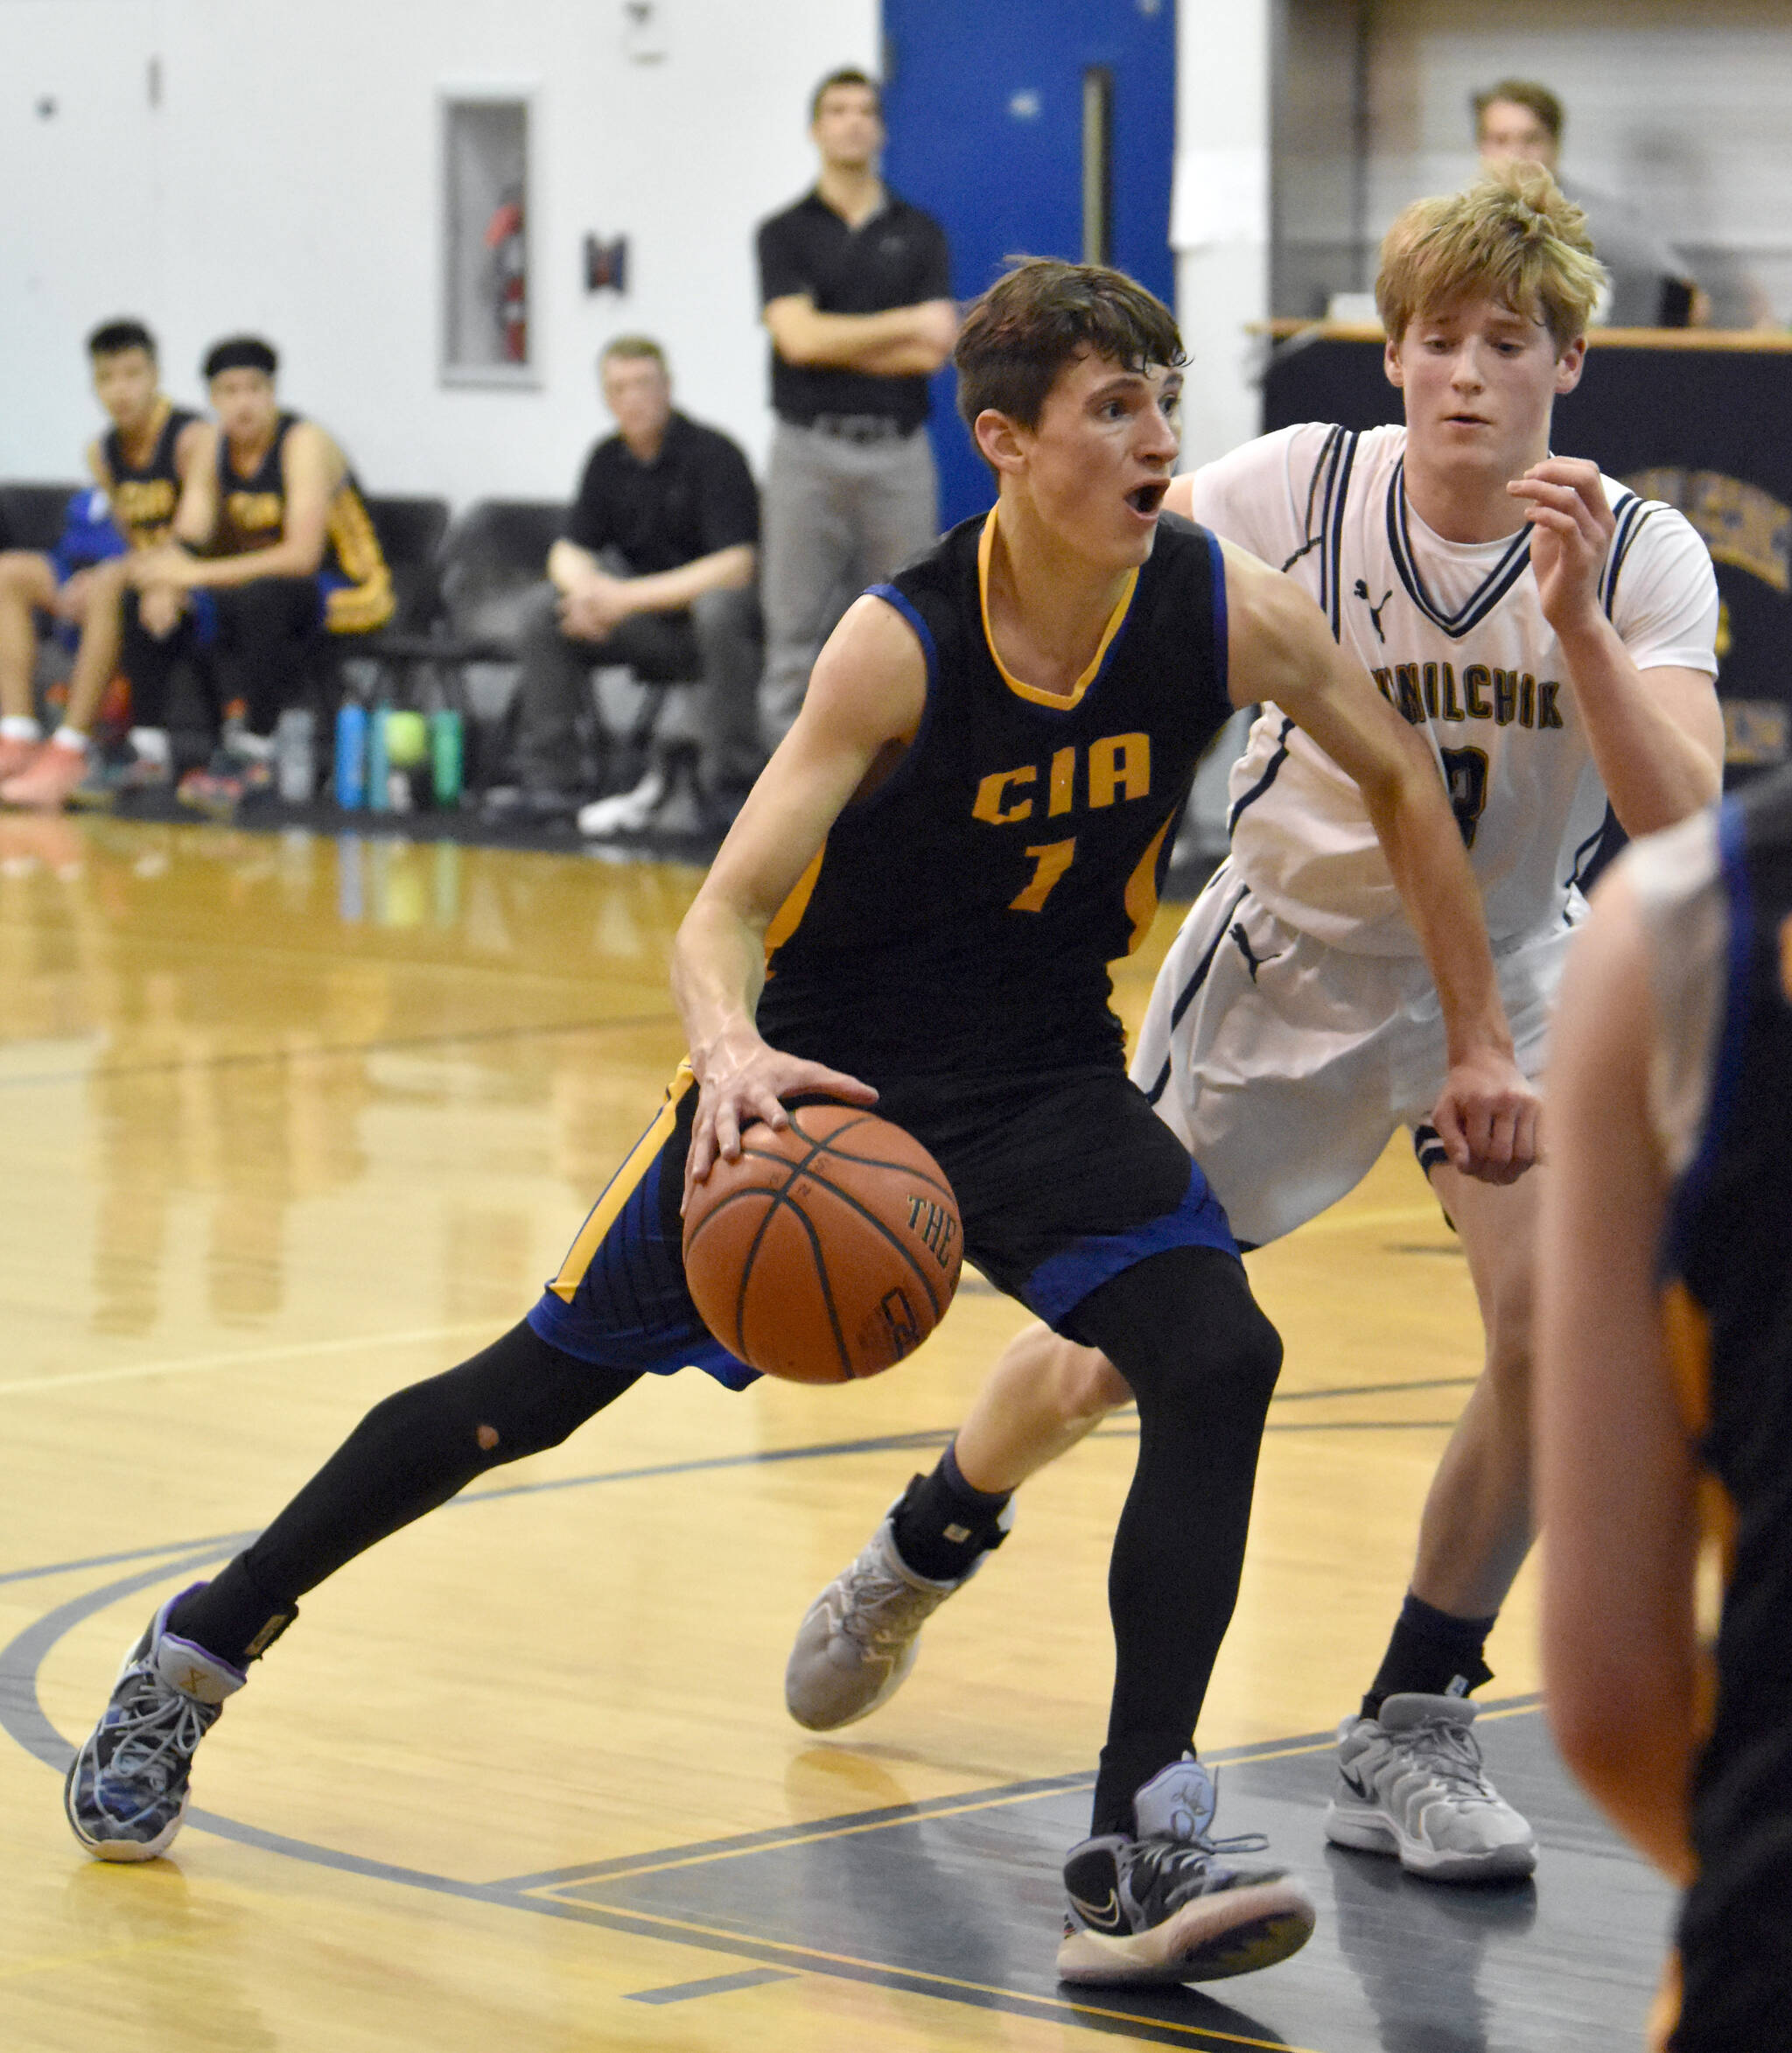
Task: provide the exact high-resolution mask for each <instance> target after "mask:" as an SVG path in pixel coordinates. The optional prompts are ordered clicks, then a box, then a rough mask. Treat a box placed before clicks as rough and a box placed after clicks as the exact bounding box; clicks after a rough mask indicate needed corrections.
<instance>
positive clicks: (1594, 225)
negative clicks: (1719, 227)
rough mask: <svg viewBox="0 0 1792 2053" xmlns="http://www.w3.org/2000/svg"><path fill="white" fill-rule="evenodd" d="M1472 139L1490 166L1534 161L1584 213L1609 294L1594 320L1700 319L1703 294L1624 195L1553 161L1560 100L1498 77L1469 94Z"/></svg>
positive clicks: (1660, 324)
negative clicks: (1566, 172)
mask: <svg viewBox="0 0 1792 2053" xmlns="http://www.w3.org/2000/svg"><path fill="white" fill-rule="evenodd" d="M1474 123H1475V144H1476V147H1477V148H1478V149H1479V150H1480V151H1481V165H1482V167H1483V168H1484V169H1487V170H1491V169H1492V168H1493V167H1494V166H1495V165H1500V164H1504V163H1506V162H1507V161H1508V160H1509V159H1510V158H1515V157H1522V158H1526V159H1528V160H1529V161H1530V163H1532V164H1540V165H1544V168H1545V169H1546V170H1548V171H1550V172H1553V173H1554V174H1555V179H1556V183H1557V184H1558V186H1560V187H1561V188H1562V190H1563V192H1564V193H1566V194H1567V196H1568V197H1569V199H1571V200H1572V201H1573V202H1574V204H1575V205H1576V206H1577V207H1579V208H1580V210H1581V212H1582V213H1583V214H1586V221H1587V227H1588V229H1589V230H1590V232H1591V233H1592V235H1593V248H1594V249H1596V250H1597V251H1598V253H1599V259H1600V263H1602V264H1604V265H1605V267H1606V269H1607V271H1609V272H1610V273H1611V277H1612V286H1611V297H1610V298H1609V299H1608V300H1607V302H1606V303H1605V305H1603V306H1602V307H1601V308H1600V310H1599V312H1598V313H1597V314H1596V315H1595V317H1594V318H1595V319H1596V320H1597V321H1598V322H1600V324H1602V325H1604V326H1607V327H1613V328H1684V327H1687V326H1702V325H1703V323H1704V321H1705V315H1706V312H1707V305H1706V303H1705V298H1704V295H1703V294H1702V293H1701V292H1700V291H1699V289H1698V286H1697V285H1696V284H1694V283H1693V279H1692V276H1691V271H1690V270H1689V269H1688V267H1687V264H1686V262H1685V259H1684V257H1682V256H1681V255H1680V253H1679V251H1678V250H1677V249H1673V248H1672V247H1670V245H1669V244H1668V243H1666V242H1663V240H1662V238H1661V236H1660V235H1658V234H1657V233H1656V230H1655V229H1654V228H1652V227H1651V226H1650V224H1649V221H1648V220H1647V219H1646V217H1645V216H1644V215H1643V214H1642V213H1641V212H1640V211H1639V210H1638V209H1637V208H1636V207H1632V206H1631V205H1630V204H1629V203H1628V201H1626V200H1619V199H1615V198H1614V197H1613V196H1612V195H1611V194H1610V193H1598V192H1594V191H1592V190H1591V189H1590V188H1589V187H1587V186H1583V185H1582V184H1581V183H1580V182H1579V179H1565V178H1564V177H1563V176H1562V174H1561V172H1560V171H1559V170H1558V168H1557V159H1558V158H1559V157H1560V155H1561V151H1562V123H1563V115H1562V102H1560V101H1559V100H1558V98H1557V97H1556V95H1554V94H1553V93H1552V92H1551V90H1550V89H1549V88H1548V87H1547V86H1540V85H1538V84H1537V83H1536V81H1534V80H1530V79H1502V80H1501V81H1500V82H1499V84H1498V85H1496V86H1489V87H1488V88H1487V90H1486V91H1485V92H1484V93H1477V94H1476V95H1475V96H1474Z"/></svg>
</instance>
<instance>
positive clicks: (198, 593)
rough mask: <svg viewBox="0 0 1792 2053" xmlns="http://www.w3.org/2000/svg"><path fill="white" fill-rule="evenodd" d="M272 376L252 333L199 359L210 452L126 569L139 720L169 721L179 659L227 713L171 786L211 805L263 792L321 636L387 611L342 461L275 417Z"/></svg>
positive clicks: (355, 485)
mask: <svg viewBox="0 0 1792 2053" xmlns="http://www.w3.org/2000/svg"><path fill="white" fill-rule="evenodd" d="M278 368H279V359H278V357H277V356H276V354H275V351H274V349H273V347H271V345H269V343H267V342H265V341H263V340H262V339H261V338H260V337H259V336H256V335H236V336H231V337H229V338H228V339H227V340H224V341H222V342H220V343H217V344H216V345H215V346H214V347H213V348H212V349H211V351H210V352H209V353H208V354H207V357H206V361H205V375H206V389H207V396H208V397H209V399H210V401H211V405H212V410H213V412H214V415H215V416H216V417H217V426H216V427H215V429H214V430H213V431H212V441H211V445H210V448H209V450H208V451H207V457H206V459H205V460H204V461H202V462H201V463H200V464H199V465H198V466H196V468H195V470H194V473H193V477H192V479H191V480H190V481H189V483H188V485H187V487H186V490H185V491H184V492H183V493H182V494H181V500H180V506H179V510H178V511H177V513H176V515H175V517H174V526H173V532H172V536H170V538H169V540H168V542H167V543H165V546H163V547H162V548H160V549H158V550H153V551H152V552H151V553H150V554H148V555H146V556H144V557H140V558H137V559H136V560H134V561H133V562H132V564H130V580H131V583H132V585H133V586H134V587H135V589H136V592H137V601H136V604H135V606H132V607H131V608H130V609H129V611H128V613H127V619H126V627H125V651H126V667H127V669H128V670H129V672H130V677H131V683H132V689H133V690H134V691H135V692H136V693H137V696H138V697H139V698H140V699H141V700H142V701H143V702H144V703H143V705H142V709H141V710H142V712H143V715H144V725H165V714H164V708H165V699H166V692H167V681H168V671H169V667H170V664H171V662H172V658H173V656H174V655H175V653H176V652H177V651H179V650H181V649H189V650H191V649H197V650H199V651H200V652H202V653H203V654H204V655H206V656H207V658H208V659H209V661H210V662H211V664H212V666H213V667H214V672H215V678H216V686H217V694H218V697H219V700H220V703H221V706H222V707H224V708H226V709H235V718H233V719H232V720H231V723H230V727H229V731H228V732H227V734H226V736H225V738H224V742H223V746H221V748H220V750H219V751H218V753H217V754H216V755H215V756H214V759H213V760H212V762H211V763H210V764H209V765H208V766H207V767H206V768H204V769H202V770H194V771H192V772H189V774H187V776H186V777H185V778H183V779H182V781H181V787H180V796H181V797H182V799H183V800H184V801H186V802H188V803H191V804H193V805H196V806H199V807H200V808H202V809H207V810H216V811H222V812H228V811H229V810H231V809H233V808H234V807H235V805H236V804H237V803H238V802H240V801H241V800H242V799H243V798H244V797H245V796H247V795H248V794H250V793H252V792H255V791H258V790H263V789H265V788H267V787H268V786H269V783H270V782H271V780H272V763H273V753H274V725H275V722H276V720H277V719H278V718H279V716H280V714H281V712H282V711H283V710H284V709H285V708H286V707H288V706H290V705H296V704H300V703H302V701H303V699H304V693H305V690H306V688H307V686H308V685H309V683H311V676H312V670H313V665H314V662H315V660H316V657H317V655H318V648H319V646H320V643H321V641H322V638H323V637H324V636H325V635H326V634H333V635H354V634H367V633H368V632H370V631H371V630H372V629H374V628H375V627H382V626H383V625H384V624H385V622H386V621H387V620H389V619H390V618H391V614H392V604H393V600H392V578H391V573H390V572H389V571H388V569H387V567H386V560H385V557H384V556H383V555H382V554H381V549H380V542H379V537H378V536H377V535H376V534H375V533H374V524H373V522H372V520H371V519H370V517H369V516H368V514H367V504H366V501H364V499H363V498H362V496H361V490H360V484H359V482H358V480H356V478H355V475H354V473H353V471H352V470H351V469H350V467H349V463H348V459H347V458H346V456H345V455H344V454H343V453H342V451H341V449H340V448H339V446H338V445H337V443H336V442H335V440H334V438H332V436H331V435H329V434H328V433H327V432H326V431H325V430H324V429H323V428H321V427H319V426H318V424H317V423H316V422H315V421H309V420H306V419H304V417H302V416H301V415H298V414H295V413H289V412H286V411H284V410H283V409H282V408H281V406H280V403H279V397H278V394H277V392H276V386H275V376H276V372H277V370H278ZM158 716H161V717H158Z"/></svg>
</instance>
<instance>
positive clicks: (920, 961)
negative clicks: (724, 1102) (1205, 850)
mask: <svg viewBox="0 0 1792 2053" xmlns="http://www.w3.org/2000/svg"><path fill="white" fill-rule="evenodd" d="M995 519H996V515H995V514H994V513H991V514H990V515H988V516H987V517H986V518H984V519H982V520H972V521H968V522H964V523H963V525H962V526H960V527H958V528H955V529H953V530H952V532H951V533H950V534H949V535H948V536H945V538H944V539H943V540H942V542H941V543H939V544H938V545H937V546H936V547H935V548H934V549H933V550H930V551H929V552H928V554H927V555H925V556H923V557H920V558H918V559H917V560H916V561H915V562H914V563H913V564H910V565H909V566H908V567H907V569H905V570H903V571H900V572H899V573H898V574H897V576H896V577H895V578H894V579H893V581H892V582H891V583H890V584H888V585H877V586H874V587H873V588H872V589H873V593H874V596H876V597H878V598H879V599H882V600H883V601H884V602H885V603H886V605H888V606H893V607H894V608H895V610H896V611H897V612H898V613H900V614H901V616H902V617H903V619H904V620H906V621H907V624H908V626H909V627H911V628H912V629H913V630H914V635H915V638H916V640H917V641H919V642H920V643H921V649H922V652H923V654H924V655H925V656H926V659H927V673H928V681H927V701H926V710H925V712H924V714H923V717H922V722H921V729H920V732H919V733H918V734H917V736H916V738H915V739H914V743H913V745H912V746H910V748H909V749H908V751H907V754H906V755H905V756H904V758H903V760H902V761H901V762H900V765H899V766H898V767H897V768H896V770H895V771H894V772H893V774H892V775H891V776H890V777H889V778H888V780H887V781H886V782H885V783H883V784H882V785H881V786H879V788H877V789H876V790H875V791H873V792H872V794H871V795H869V796H867V797H865V798H863V799H860V800H857V801H855V802H853V803H852V804H851V805H850V806H848V807H847V808H846V809H845V810H844V812H843V813H842V814H841V815H840V816H839V818H838V819H837V821H836V822H835V823H834V826H833V829H832V830H831V831H830V834H829V837H828V839H827V842H826V843H825V844H824V845H823V849H822V851H821V852H820V853H819V854H818V855H817V856H816V859H815V861H814V862H813V863H812V864H811V865H809V870H808V871H807V872H805V874H804V876H803V877H802V880H801V882H800V883H799V884H798V886H797V888H796V889H795V892H793V893H792V894H791V896H790V899H789V900H788V902H787V903H786V904H785V906H784V907H782V908H781V911H780V912H779V914H778V915H777V917H776V918H775V919H774V921H773V922H772V925H771V927H770V928H769V929H768V931H767V937H766V944H767V957H768V963H767V971H768V974H767V985H766V990H765V992H764V995H763V996H762V998H761V999H760V1009H759V1021H760V1032H761V1033H762V1034H764V1035H765V1037H766V1039H767V1041H769V1042H770V1043H771V1044H772V1046H773V1047H774V1048H782V1049H786V1050H788V1052H790V1053H792V1054H796V1055H808V1056H811V1057H813V1058H815V1059H816V1060H821V1061H826V1062H830V1063H833V1064H835V1065H837V1066H838V1067H840V1068H844V1069H849V1070H857V1071H858V1073H860V1074H862V1075H870V1076H877V1075H879V1074H885V1075H922V1074H928V1073H936V1072H939V1071H942V1070H947V1069H970V1070H977V1071H984V1072H989V1071H1005V1070H1013V1069H1025V1070H1029V1071H1035V1072H1036V1071H1039V1070H1040V1069H1053V1068H1058V1067H1068V1066H1071V1065H1073V1064H1076V1063H1082V1062H1091V1061H1094V1062H1107V1061H1112V1062H1120V1061H1121V1060H1122V1048H1123V1037H1122V1034H1121V1029H1120V1026H1119V1022H1118V1021H1117V1019H1115V1017H1114V1015H1113V1012H1111V1010H1110V1006H1109V1002H1108V1001H1109V998H1110V991H1111V984H1110V978H1109V975H1108V968H1107V965H1108V964H1109V963H1110V962H1112V961H1113V960H1114V959H1115V958H1116V957H1117V956H1124V955H1126V954H1129V953H1130V952H1131V950H1132V949H1134V948H1136V947H1137V946H1138V943H1139V942H1140V941H1141V940H1142V939H1143V938H1144V936H1145V930H1146V928H1148V927H1149V926H1150V924H1151V921H1152V915H1153V914H1154V913H1155V912H1156V910H1157V903H1158V892H1159V885H1160V883H1161V881H1162V878H1163V873H1164V871H1165V869H1166V866H1167V865H1168V861H1169V854H1170V846H1171V843H1172V841H1173V838H1174V836H1175V829H1176V822H1177V819H1178V817H1179V816H1180V813H1181V810H1182V807H1183V804H1184V802H1185V801H1186V799H1187V795H1188V788H1189V784H1190V781H1191V780H1192V778H1193V777H1194V767H1195V765H1196V763H1197V762H1198V761H1199V760H1200V758H1201V753H1202V751H1203V750H1204V749H1205V748H1206V746H1207V745H1208V742H1209V741H1210V740H1211V739H1213V737H1214V735H1215V732H1217V731H1218V729H1219V728H1220V726H1221V725H1222V723H1223V722H1224V720H1225V719H1226V718H1227V717H1228V715H1229V713H1230V711H1231V710H1232V708H1231V704H1230V702H1229V699H1228V697H1227V694H1226V610H1225V606H1226V602H1225V571H1224V567H1223V564H1222V557H1221V554H1220V548H1219V544H1218V543H1217V542H1216V541H1215V539H1214V537H1213V536H1211V535H1209V534H1208V532H1207V530H1206V529H1201V528H1197V527H1194V526H1193V525H1192V524H1191V523H1189V522H1183V521H1177V520H1174V519H1168V518H1166V519H1165V520H1164V521H1162V522H1160V523H1159V529H1158V533H1157V536H1156V540H1155V544H1154V546H1153V548H1152V553H1151V556H1150V557H1149V558H1148V559H1147V560H1146V562H1145V564H1144V566H1143V568H1141V569H1140V570H1139V571H1137V572H1135V573H1134V574H1133V575H1132V576H1131V577H1130V578H1129V579H1128V582H1127V586H1126V589H1125V591H1124V593H1123V594H1122V597H1121V599H1120V600H1119V603H1118V604H1117V606H1116V607H1115V609H1114V613H1113V615H1112V617H1111V618H1110V620H1109V622H1108V625H1107V630H1106V632H1105V634H1103V637H1102V641H1101V645H1100V647H1099V648H1098V649H1097V650H1096V654H1095V656H1094V658H1093V659H1092V661H1091V662H1090V663H1089V668H1088V669H1087V670H1086V671H1085V672H1084V674H1083V676H1082V677H1081V678H1080V679H1079V680H1078V681H1077V683H1076V687H1075V690H1074V691H1073V692H1072V693H1071V694H1070V695H1069V696H1068V697H1059V696H1056V695H1054V694H1051V693H1047V692H1044V691H1040V690H1035V689H1033V687H1032V686H1030V685H1028V684H1026V683H1024V682H1022V681H1021V680H1020V679H1019V678H1017V677H1015V676H1012V675H1010V673H1009V672H1008V671H1007V670H1006V669H1005V667H1004V665H1003V663H1002V662H1001V659H1000V658H999V657H998V655H997V654H996V651H995V647H994V643H993V641H992V638H991V633H990V627H989V609H988V585H989V564H990V556H991V549H992V547H993V543H994V536H995Z"/></svg>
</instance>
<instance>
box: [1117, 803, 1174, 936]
mask: <svg viewBox="0 0 1792 2053" xmlns="http://www.w3.org/2000/svg"><path fill="white" fill-rule="evenodd" d="M1169 831H1170V822H1169V821H1168V820H1166V821H1165V822H1164V823H1163V825H1162V826H1161V827H1159V829H1158V830H1157V832H1156V833H1155V834H1153V835H1152V844H1151V846H1150V847H1149V848H1148V849H1146V851H1145V853H1144V854H1143V855H1142V856H1141V857H1140V858H1138V865H1137V867H1136V868H1135V869H1134V870H1133V872H1132V874H1131V876H1130V877H1129V878H1128V879H1126V898H1125V901H1124V902H1125V906H1126V917H1127V918H1128V919H1129V920H1131V922H1132V938H1131V940H1130V941H1129V942H1127V943H1126V952H1127V954H1128V955H1131V953H1132V952H1133V950H1134V949H1136V948H1138V944H1139V942H1142V941H1143V940H1144V939H1145V935H1147V934H1149V933H1150V932H1151V925H1152V921H1153V920H1155V919H1156V918H1157V916H1158V854H1159V850H1161V849H1162V847H1163V845H1164V837H1165V835H1166V834H1167V833H1168V832H1169Z"/></svg>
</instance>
